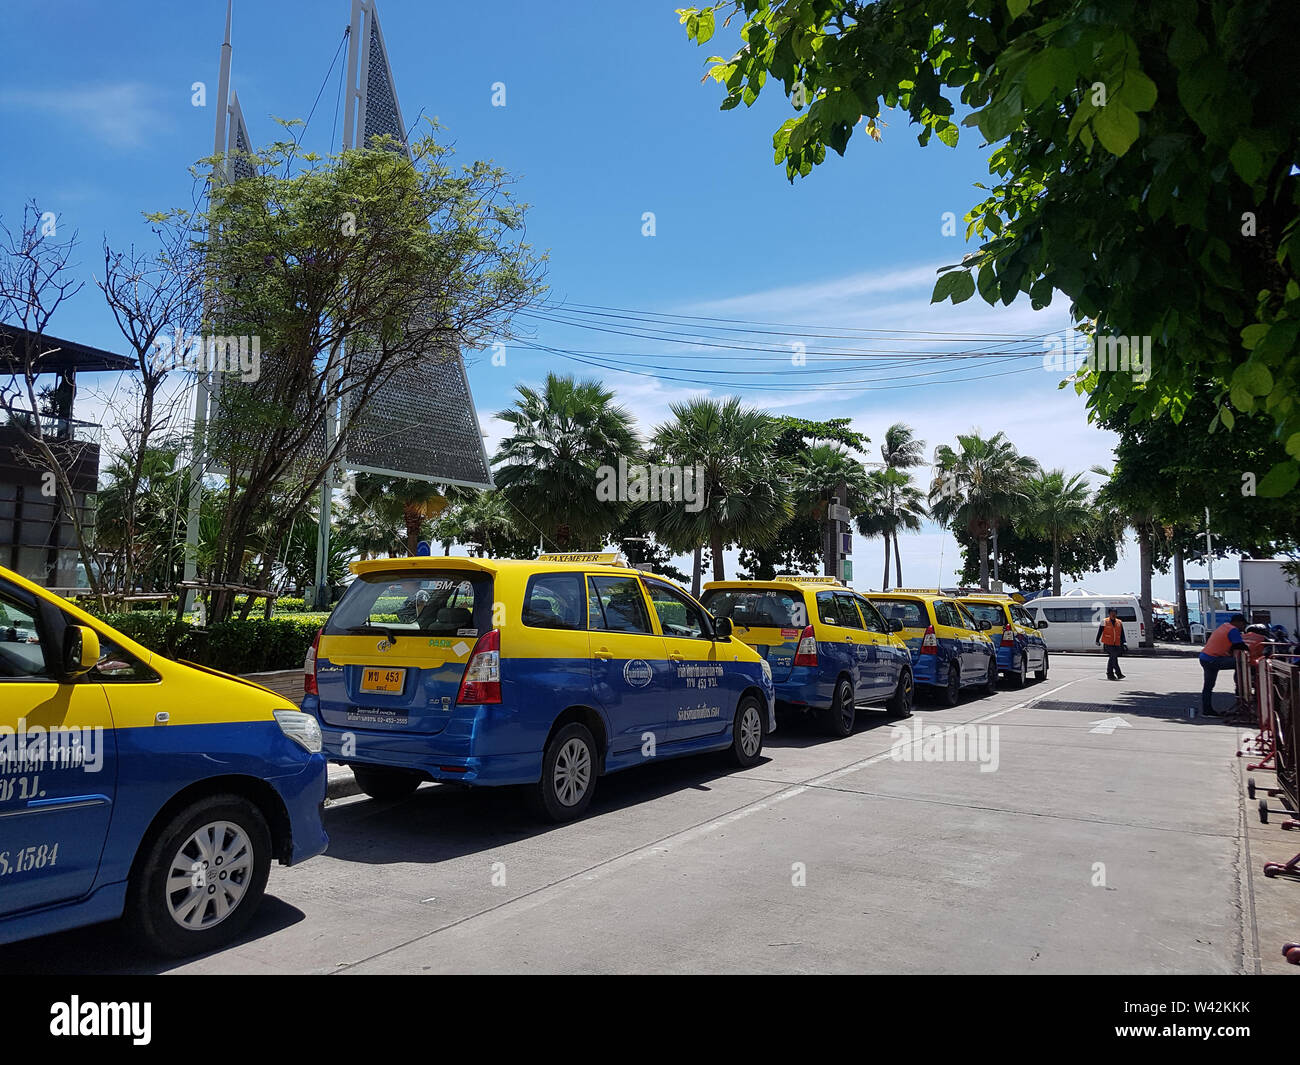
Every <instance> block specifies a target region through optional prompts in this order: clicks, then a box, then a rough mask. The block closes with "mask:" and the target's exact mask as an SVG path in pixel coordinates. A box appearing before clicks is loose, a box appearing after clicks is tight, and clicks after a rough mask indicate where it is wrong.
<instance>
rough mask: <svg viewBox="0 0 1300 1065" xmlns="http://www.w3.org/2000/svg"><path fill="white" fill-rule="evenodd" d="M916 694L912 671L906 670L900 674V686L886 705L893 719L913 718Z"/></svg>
mask: <svg viewBox="0 0 1300 1065" xmlns="http://www.w3.org/2000/svg"><path fill="white" fill-rule="evenodd" d="M915 694H916V693H915V691H914V690H913V685H912V671H911V670H910V669H904V670H902V671H901V672H900V673H899V674H898V686H897V687H896V688H895V689H894V694H893V695H891V696H890V697H889V701H888V702H887V703H885V709H886V710H888V711H889V715H890V716H891V717H911V716H912V700H913V698H914V697H915Z"/></svg>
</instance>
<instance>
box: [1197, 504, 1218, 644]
mask: <svg viewBox="0 0 1300 1065" xmlns="http://www.w3.org/2000/svg"><path fill="white" fill-rule="evenodd" d="M1205 566H1206V569H1207V571H1208V573H1209V578H1210V580H1209V584H1210V620H1209V621H1208V622H1207V621H1206V620H1205V619H1204V618H1202V619H1201V624H1203V625H1204V626H1205V634H1206V635H1207V636H1208V635H1209V633H1210V629H1211V628H1213V627H1214V624H1213V623H1214V621H1215V619H1216V618H1217V617H1218V613H1217V611H1218V608H1217V607H1216V606H1215V605H1214V545H1213V544H1212V543H1211V541H1210V508H1209V507H1206V508H1205Z"/></svg>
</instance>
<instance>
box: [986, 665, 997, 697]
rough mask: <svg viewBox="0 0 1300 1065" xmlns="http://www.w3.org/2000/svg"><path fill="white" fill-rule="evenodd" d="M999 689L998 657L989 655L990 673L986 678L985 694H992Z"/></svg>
mask: <svg viewBox="0 0 1300 1065" xmlns="http://www.w3.org/2000/svg"><path fill="white" fill-rule="evenodd" d="M997 690H998V658H997V655H989V675H988V676H987V677H986V678H985V680H984V694H985V695H992V694H993V693H994V692H995V691H997Z"/></svg>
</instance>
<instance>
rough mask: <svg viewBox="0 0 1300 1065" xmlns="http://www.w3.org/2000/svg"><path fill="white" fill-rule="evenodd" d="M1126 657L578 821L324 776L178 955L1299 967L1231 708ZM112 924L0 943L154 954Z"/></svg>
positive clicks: (1294, 928) (1271, 846) (512, 798)
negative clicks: (303, 816)
mask: <svg viewBox="0 0 1300 1065" xmlns="http://www.w3.org/2000/svg"><path fill="white" fill-rule="evenodd" d="M1125 669H1126V671H1127V672H1128V679H1127V680H1126V681H1124V682H1120V683H1115V682H1108V681H1106V680H1105V677H1104V662H1103V661H1102V660H1101V659H1100V658H1099V657H1095V656H1056V657H1054V658H1053V661H1052V669H1051V676H1050V677H1049V679H1048V680H1047V681H1045V682H1042V683H1038V684H1030V685H1029V686H1028V687H1027V688H1025V689H1024V690H1023V691H1009V690H1008V691H1000V692H998V693H997V694H996V695H993V696H989V697H984V698H978V697H975V696H967V697H965V698H964V699H963V701H962V703H961V704H960V705H959V706H957V707H955V708H952V709H948V710H944V709H940V708H938V707H937V706H936V705H935V704H932V703H930V704H923V708H922V709H919V710H918V712H917V714H916V715H915V716H914V717H913V719H912V720H911V721H910V722H907V723H904V724H905V725H907V726H908V727H909V728H912V729H913V730H915V729H916V728H918V727H919V728H920V729H921V730H922V731H920V732H916V731H911V732H908V733H906V734H903V733H900V732H898V731H897V730H896V729H895V728H894V725H893V723H892V722H889V721H888V720H887V719H886V718H885V717H884V716H883V715H878V714H875V713H872V712H868V711H863V712H861V713H860V714H859V716H858V728H857V730H856V731H855V733H854V734H853V735H852V736H850V737H849V738H847V739H845V740H838V741H837V740H831V739H829V738H824V737H823V736H821V735H819V734H818V733H817V732H816V731H815V730H813V729H811V728H809V727H806V726H804V727H798V726H794V727H787V728H783V729H782V730H781V731H779V732H778V733H777V734H776V735H775V736H773V737H771V739H770V742H769V746H768V748H767V749H766V751H765V754H766V756H767V757H766V759H765V761H763V762H762V763H760V764H759V765H757V766H755V767H754V768H752V769H751V770H749V771H736V770H733V769H732V768H731V767H729V766H728V765H727V764H726V762H725V761H724V760H723V759H722V758H720V757H718V756H701V757H695V758H689V759H682V760H677V761H667V762H663V763H661V764H658V765H652V766H647V767H645V768H642V769H637V770H632V771H629V772H626V773H622V774H618V775H615V776H613V777H609V778H605V779H602V780H601V781H600V785H599V790H598V792H597V795H596V799H595V802H594V803H593V806H592V808H591V812H590V814H589V816H588V817H587V818H586V819H584V820H582V821H579V822H576V823H574V824H569V825H563V826H548V825H539V824H537V823H536V822H534V821H532V820H530V818H529V817H528V815H527V814H526V813H525V812H524V811H523V809H522V805H521V804H520V803H519V801H518V796H517V795H515V794H513V793H511V792H503V791H489V790H482V791H467V790H463V789H458V788H455V787H451V786H443V785H426V786H424V787H422V788H421V789H420V790H419V791H417V792H416V793H415V795H413V796H412V797H410V798H408V799H406V800H403V801H401V802H397V803H388V802H375V801H372V800H370V799H368V798H365V797H363V796H357V797H350V798H345V799H341V800H337V801H334V802H332V803H331V805H330V806H329V807H328V808H327V810H326V814H325V819H326V827H327V829H328V831H329V833H330V837H331V844H330V849H329V851H328V852H327V853H326V854H325V855H324V856H322V857H320V858H316V859H313V860H312V861H310V862H308V863H306V864H304V865H302V866H300V867H297V868H293V869H282V868H278V867H277V868H276V869H274V870H273V872H272V874H271V881H270V885H269V888H268V898H267V900H266V903H265V905H264V907H263V910H262V912H261V913H260V914H259V916H258V918H257V920H256V921H255V922H254V925H253V928H252V930H251V931H250V933H249V934H248V935H247V936H246V937H245V939H244V940H243V941H242V942H240V943H238V944H236V945H234V946H232V947H230V948H228V949H226V950H224V951H221V952H219V953H217V954H213V955H210V956H207V957H204V958H199V959H195V960H191V961H188V962H185V963H182V964H180V965H177V966H175V967H173V971H180V972H195V973H203V972H208V973H225V972H240V973H243V972H249V973H256V972H267V973H270V972H276V973H285V972H313V973H331V972H345V973H370V972H403V973H421V972H548V973H568V972H581V973H587V972H598V973H622V972H810V973H812V972H944V973H947V972H956V973H1003V972H1092V973H1250V972H1256V971H1259V970H1261V969H1263V970H1265V971H1278V972H1296V971H1297V970H1296V969H1295V967H1292V966H1288V965H1287V964H1286V963H1285V962H1284V961H1282V959H1281V957H1280V954H1279V953H1278V949H1280V945H1281V943H1280V941H1279V942H1277V943H1276V944H1275V943H1274V942H1273V940H1275V939H1279V937H1284V938H1290V939H1300V908H1297V903H1296V900H1297V898H1300V884H1296V883H1289V882H1285V881H1282V880H1269V881H1265V880H1264V878H1263V877H1262V876H1261V875H1260V872H1259V866H1261V865H1262V862H1263V860H1264V859H1263V856H1262V855H1261V852H1262V851H1264V850H1268V851H1269V854H1268V857H1271V858H1273V859H1275V860H1276V859H1278V858H1279V857H1280V858H1281V860H1285V858H1289V857H1290V855H1291V853H1293V851H1292V850H1287V844H1289V843H1290V842H1291V839H1290V837H1288V836H1287V835H1286V834H1285V833H1283V832H1282V831H1281V830H1280V828H1278V827H1277V825H1276V823H1275V824H1273V825H1272V826H1262V825H1260V826H1250V825H1248V824H1247V816H1246V814H1247V812H1248V811H1247V803H1246V801H1245V797H1244V794H1243V786H1244V776H1243V773H1242V761H1241V760H1239V759H1238V758H1236V756H1235V755H1236V750H1237V747H1238V740H1239V735H1240V730H1239V729H1236V728H1233V727H1231V726H1227V725H1225V724H1222V723H1221V722H1219V721H1216V720H1206V719H1203V718H1198V717H1193V716H1190V708H1192V707H1193V706H1195V705H1196V703H1197V691H1198V689H1199V684H1200V673H1199V670H1196V669H1195V664H1194V663H1189V662H1188V661H1187V660H1185V659H1173V658H1151V659H1138V658H1132V659H1128V660H1126V662H1125ZM1227 700H1228V695H1227V692H1226V687H1225V690H1224V691H1222V692H1221V693H1220V701H1221V703H1224V704H1226V702H1227ZM967 726H973V728H969V729H968V728H967ZM927 727H928V729H927ZM904 738H908V739H915V740H916V741H917V742H915V743H909V744H907V745H906V750H907V751H908V753H909V755H911V756H913V757H909V759H908V760H900V759H899V757H898V756H897V755H898V753H900V752H901V750H902V749H903V748H898V749H897V750H892V749H891V747H892V745H893V744H895V743H896V742H898V741H899V740H901V739H904ZM959 740H960V741H961V742H960V743H959V742H958V741H959ZM963 754H964V755H966V756H968V757H967V758H966V760H962V761H949V760H935V756H938V757H940V758H944V757H945V756H946V757H948V758H952V757H956V756H960V755H963ZM981 762H982V765H981ZM1257 776H1259V774H1257ZM1249 805H1250V810H1249V812H1250V816H1251V818H1254V816H1255V815H1254V812H1253V807H1254V804H1253V803H1252V804H1249ZM1274 820H1275V821H1276V818H1275V819H1274ZM1296 848H1297V849H1300V839H1297V840H1296ZM1283 851H1285V852H1286V853H1285V854H1282V852H1283ZM121 935H122V933H121V932H120V931H118V930H117V928H116V926H102V927H101V928H98V929H86V930H80V931H76V932H70V933H64V934H62V935H59V936H52V937H47V938H45V939H43V940H37V941H32V942H31V943H28V944H19V945H16V946H15V947H12V948H7V949H3V950H0V967H2V968H4V969H6V970H9V971H18V972H30V971H58V972H82V971H121V970H129V971H156V969H157V967H156V966H155V964H154V963H152V962H151V961H150V960H149V959H147V958H145V957H143V956H141V955H139V953H138V952H136V951H135V949H134V947H133V946H132V945H130V944H127V943H124V942H123V941H122V938H121ZM1261 955H1262V956H1261Z"/></svg>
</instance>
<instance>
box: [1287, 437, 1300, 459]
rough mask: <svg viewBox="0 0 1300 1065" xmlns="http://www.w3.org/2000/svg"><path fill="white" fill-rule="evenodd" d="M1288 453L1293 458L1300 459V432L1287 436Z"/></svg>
mask: <svg viewBox="0 0 1300 1065" xmlns="http://www.w3.org/2000/svg"><path fill="white" fill-rule="evenodd" d="M1286 453H1287V454H1288V455H1290V456H1291V457H1292V458H1295V459H1300V433H1292V434H1291V435H1290V436H1288V437H1287V438H1286Z"/></svg>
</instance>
